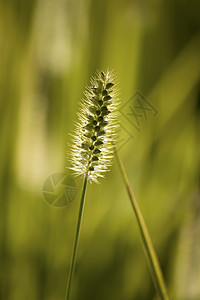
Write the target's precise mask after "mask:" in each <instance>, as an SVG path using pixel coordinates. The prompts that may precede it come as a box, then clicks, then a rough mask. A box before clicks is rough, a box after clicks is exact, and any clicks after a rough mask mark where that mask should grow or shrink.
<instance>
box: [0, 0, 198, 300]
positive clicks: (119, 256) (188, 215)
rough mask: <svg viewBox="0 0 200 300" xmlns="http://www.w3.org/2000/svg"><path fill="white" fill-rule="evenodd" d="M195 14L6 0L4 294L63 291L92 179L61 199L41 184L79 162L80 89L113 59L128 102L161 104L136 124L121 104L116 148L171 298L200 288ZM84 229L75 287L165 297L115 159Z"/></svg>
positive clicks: (69, 0) (0, 238) (1, 62)
mask: <svg viewBox="0 0 200 300" xmlns="http://www.w3.org/2000/svg"><path fill="white" fill-rule="evenodd" d="M199 15H200V2H199V1H196V0H192V1H184V0H175V1H174V0H169V1H164V0H149V1H145V0H143V1H138V0H134V1H131V0H125V1H120V0H117V1H116V0H115V1H114V0H108V1H106V0H102V1H100V0H97V1H94V0H93V1H92V0H83V1H78V0H29V1H27V0H6V1H3V0H2V1H0V299H2V300H26V299H29V300H36V299H37V300H47V299H48V300H63V299H64V297H65V289H66V284H67V279H68V274H69V266H70V260H71V253H72V246H73V240H74V233H75V225H76V219H77V213H78V207H79V201H80V192H81V186H82V179H81V178H74V180H75V183H76V187H77V194H76V197H75V199H74V201H72V202H71V203H70V204H69V205H67V206H66V207H63V208H55V207H53V206H51V205H48V203H47V202H45V200H44V198H43V194H42V189H43V184H44V182H45V180H46V178H48V177H49V176H51V175H52V174H55V173H59V172H66V173H67V172H69V171H67V169H66V167H69V162H68V151H69V149H70V142H71V137H70V133H72V131H73V128H74V122H75V121H76V120H77V115H76V112H77V109H78V102H79V100H80V99H81V98H82V97H83V91H84V89H85V86H86V84H88V83H89V78H90V77H91V76H92V75H93V74H94V73H95V71H96V70H97V69H98V70H105V69H107V68H108V67H109V68H110V69H114V71H115V73H116V74H117V78H118V81H119V85H118V87H119V90H120V99H121V105H122V106H123V105H125V104H126V103H128V102H127V101H128V100H129V99H130V98H131V97H132V96H133V95H135V93H136V92H137V91H140V92H141V93H142V95H143V96H144V97H145V99H146V100H147V101H148V103H150V104H151V105H152V107H153V108H154V109H155V110H156V111H157V113H156V115H153V114H152V112H151V111H146V113H147V115H146V118H145V117H144V115H142V116H143V117H140V118H139V130H138V129H137V128H136V127H135V126H133V124H132V123H131V122H130V121H129V120H128V118H127V116H126V114H125V115H123V114H122V113H121V111H120V114H119V118H120V121H121V125H122V126H123V127H121V128H122V129H125V130H124V131H123V130H122V131H121V133H122V135H123V136H122V139H121V141H122V140H123V141H124V142H125V143H124V144H123V147H121V148H120V155H121V157H122V160H123V162H124V164H125V167H126V170H127V173H128V176H129V178H130V182H131V185H132V187H133V189H134V191H135V194H136V197H137V199H138V202H139V204H140V207H141V210H142V212H143V215H144V218H145V220H146V223H147V226H148V228H149V231H150V234H151V237H152V240H153V243H154V245H155V248H156V251H157V254H158V257H159V259H160V263H161V267H162V269H163V273H164V276H165V279H166V282H167V286H168V288H169V291H170V294H171V298H172V299H175V300H198V299H200V285H199V282H200V192H199V188H200V151H199V150H200V149H199V135H200V18H199ZM136 101H137V99H136ZM127 107H128V108H129V106H127ZM129 117H130V114H129ZM121 133H120V134H121ZM124 134H125V135H124ZM130 136H131V138H129V137H130ZM55 188H56V187H55ZM79 242H80V243H79V248H78V256H77V264H76V270H75V274H74V280H73V285H72V294H71V299H77V300H78V299H81V300H89V299H95V300H102V299H104V300H108V299H109V300H111V299H112V300H122V299H123V300H140V299H141V300H147V299H156V298H155V291H154V287H153V284H152V280H151V277H150V273H149V270H148V267H147V264H146V260H145V257H144V253H143V249H142V246H141V244H140V240H139V235H138V230H137V224H136V221H135V217H134V215H133V212H132V210H131V206H130V203H129V199H128V197H127V194H126V190H125V188H124V186H123V183H122V180H121V176H120V173H119V170H118V168H117V165H116V161H114V164H113V167H112V169H111V171H110V172H109V173H107V174H106V177H105V179H103V180H101V183H100V184H99V185H96V184H90V185H89V187H88V192H87V199H86V205H85V211H84V218H83V223H82V230H81V237H80V241H79Z"/></svg>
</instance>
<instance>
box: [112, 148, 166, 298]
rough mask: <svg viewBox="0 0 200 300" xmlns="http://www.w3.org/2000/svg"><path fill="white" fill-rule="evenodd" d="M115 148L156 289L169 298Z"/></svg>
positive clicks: (160, 295)
mask: <svg viewBox="0 0 200 300" xmlns="http://www.w3.org/2000/svg"><path fill="white" fill-rule="evenodd" d="M114 148H115V153H116V158H117V162H118V165H119V169H120V172H121V175H122V178H123V181H124V184H125V186H126V189H127V192H128V195H129V199H130V202H131V206H132V208H133V211H134V213H135V216H136V219H137V224H138V227H139V232H140V237H141V241H142V245H143V248H144V251H145V254H146V258H147V262H148V265H149V269H150V272H151V275H152V279H153V283H154V286H155V289H156V291H157V294H158V296H159V297H160V299H161V300H169V297H168V294H167V289H166V285H165V281H164V278H163V274H162V271H161V268H160V265H159V261H158V258H157V256H156V252H155V250H154V247H153V244H152V241H151V238H150V235H149V232H148V229H147V226H146V224H145V221H144V219H143V216H142V213H141V210H140V208H139V205H138V203H137V201H136V198H135V195H134V193H133V190H132V188H131V186H130V183H129V180H128V177H127V174H126V171H125V168H124V165H123V163H122V160H121V158H120V156H119V153H118V152H117V149H116V146H115V145H114Z"/></svg>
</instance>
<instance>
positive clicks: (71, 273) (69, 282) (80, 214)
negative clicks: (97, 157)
mask: <svg viewBox="0 0 200 300" xmlns="http://www.w3.org/2000/svg"><path fill="white" fill-rule="evenodd" d="M87 182H88V176H87V175H85V177H84V181H83V189H82V196H81V202H80V208H79V213H78V220H77V225H76V235H75V240H74V248H73V253H72V261H71V266H70V272H69V280H68V285H67V290H66V298H65V299H66V300H69V296H70V290H71V284H72V277H73V273H74V266H75V260H76V252H77V246H78V240H79V235H80V228H81V221H82V216H83V208H84V202H85V195H86V189H87Z"/></svg>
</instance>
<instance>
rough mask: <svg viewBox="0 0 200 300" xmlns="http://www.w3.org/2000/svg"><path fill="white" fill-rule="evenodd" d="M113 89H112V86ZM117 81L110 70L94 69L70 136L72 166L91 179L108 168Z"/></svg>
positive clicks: (75, 170)
mask: <svg viewBox="0 0 200 300" xmlns="http://www.w3.org/2000/svg"><path fill="white" fill-rule="evenodd" d="M111 88H112V89H111ZM117 106H118V99H117V95H116V84H115V80H114V76H113V74H112V72H110V71H109V70H108V71H107V72H97V73H96V75H95V77H93V78H92V79H91V85H90V86H89V87H88V88H87V90H86V92H85V99H83V100H82V102H81V108H80V112H79V114H78V116H79V122H78V123H77V124H76V129H75V133H74V135H73V145H72V155H71V163H72V167H71V169H72V170H73V171H74V172H75V174H76V175H86V174H88V178H89V180H90V181H94V182H98V177H102V176H103V173H104V172H105V171H107V170H108V167H109V166H110V164H111V159H112V156H113V145H112V141H113V139H115V136H116V134H115V132H116V127H117V113H116V110H117Z"/></svg>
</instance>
